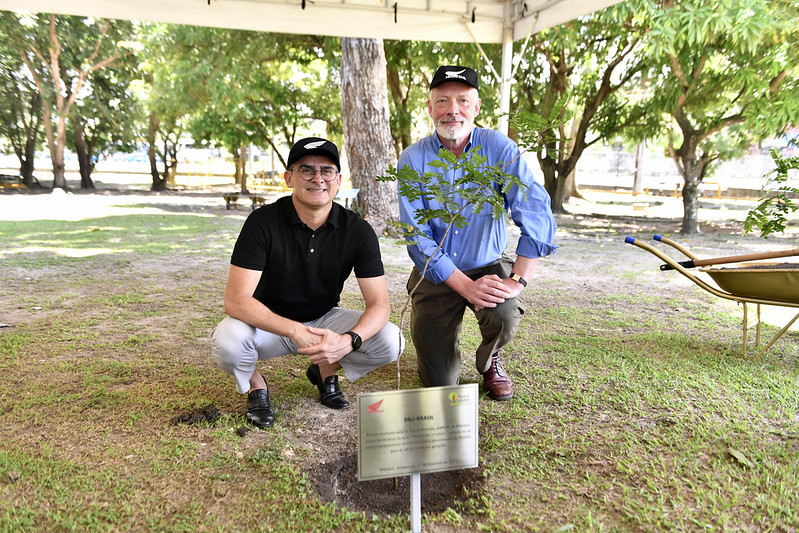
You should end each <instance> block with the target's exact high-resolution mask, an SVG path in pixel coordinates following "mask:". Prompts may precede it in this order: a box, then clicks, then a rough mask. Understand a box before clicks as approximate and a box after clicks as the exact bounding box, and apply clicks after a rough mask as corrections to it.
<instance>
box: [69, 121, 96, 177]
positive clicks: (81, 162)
mask: <svg viewBox="0 0 799 533" xmlns="http://www.w3.org/2000/svg"><path fill="white" fill-rule="evenodd" d="M72 136H73V140H74V141H75V153H76V155H77V156H78V167H79V169H80V188H81V189H94V188H95V186H94V181H92V170H94V164H93V163H92V154H91V149H90V148H89V147H88V146H87V145H86V137H85V135H84V134H83V122H82V121H81V120H80V118H76V119H75V126H74V129H73V130H72Z"/></svg>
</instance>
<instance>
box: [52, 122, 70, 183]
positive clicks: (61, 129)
mask: <svg viewBox="0 0 799 533" xmlns="http://www.w3.org/2000/svg"><path fill="white" fill-rule="evenodd" d="M51 140H52V141H53V142H52V144H51V145H50V159H51V160H52V162H53V189H56V188H58V189H64V190H66V189H67V176H66V165H65V164H64V143H66V141H67V125H66V122H65V121H64V118H63V117H58V122H57V124H56V131H55V135H54V136H53V137H51Z"/></svg>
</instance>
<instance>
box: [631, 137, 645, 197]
mask: <svg viewBox="0 0 799 533" xmlns="http://www.w3.org/2000/svg"><path fill="white" fill-rule="evenodd" d="M645 146H646V141H641V142H639V143H638V146H637V147H636V148H635V177H634V178H633V194H634V195H635V194H641V193H642V192H644V147H645Z"/></svg>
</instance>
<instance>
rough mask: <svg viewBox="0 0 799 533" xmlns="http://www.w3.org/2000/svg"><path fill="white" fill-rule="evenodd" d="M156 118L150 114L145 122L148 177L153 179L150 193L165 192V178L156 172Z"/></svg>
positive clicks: (153, 113) (153, 114)
mask: <svg viewBox="0 0 799 533" xmlns="http://www.w3.org/2000/svg"><path fill="white" fill-rule="evenodd" d="M158 126H159V122H158V117H157V116H156V114H155V112H152V111H151V112H150V117H149V120H148V122H147V159H148V160H149V161H150V176H152V178H153V184H152V186H150V190H151V191H165V190H166V178H162V177H161V174H160V172H158V161H157V160H156V155H157V154H156V150H155V143H156V142H157V141H158Z"/></svg>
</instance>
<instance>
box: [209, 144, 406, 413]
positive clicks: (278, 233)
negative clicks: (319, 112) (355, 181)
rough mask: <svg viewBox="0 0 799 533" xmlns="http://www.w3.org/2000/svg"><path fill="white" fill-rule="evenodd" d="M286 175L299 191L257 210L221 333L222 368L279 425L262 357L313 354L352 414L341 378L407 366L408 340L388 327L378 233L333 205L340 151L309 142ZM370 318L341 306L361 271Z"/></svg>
mask: <svg viewBox="0 0 799 533" xmlns="http://www.w3.org/2000/svg"><path fill="white" fill-rule="evenodd" d="M286 166H287V170H286V172H285V174H284V175H283V177H284V179H285V180H286V184H287V185H288V186H289V188H291V189H292V190H293V193H292V195H291V196H286V197H283V198H280V199H278V200H277V201H276V202H274V203H272V204H268V205H265V206H263V207H261V208H259V209H257V210H255V211H253V212H252V213H251V214H250V216H249V217H248V218H247V221H246V222H245V223H244V226H243V227H242V229H241V233H240V234H239V237H238V239H237V240H236V244H235V246H234V248H233V255H232V257H231V260H230V263H231V266H230V272H229V274H228V280H227V287H226V288H225V313H227V315H228V316H227V317H226V318H225V319H224V320H222V322H220V323H219V325H218V326H217V327H216V328H215V329H214V331H213V333H212V334H211V340H212V353H213V356H214V359H216V362H217V363H218V364H219V366H220V367H221V368H222V369H223V370H224V371H225V372H227V373H229V374H231V375H233V377H234V378H235V379H236V388H237V390H238V391H239V392H240V393H245V392H247V393H248V394H247V418H248V419H249V420H250V421H251V422H252V423H253V424H255V425H256V426H259V427H269V426H271V425H272V424H273V423H274V420H275V414H274V410H273V409H272V404H271V401H270V397H269V389H268V386H267V384H266V381H265V380H264V378H263V376H262V375H261V374H260V373H258V372H257V371H256V363H257V362H258V360H259V359H271V358H272V357H279V356H281V355H286V354H290V353H299V354H304V355H307V356H308V359H309V360H310V366H309V367H308V370H307V372H306V375H307V377H308V379H309V380H310V381H311V383H313V384H314V385H316V387H317V388H318V389H319V394H320V399H321V402H322V404H323V405H325V406H327V407H330V408H332V409H346V408H347V407H348V406H349V402H348V401H347V399H346V397H345V396H344V393H343V392H342V391H341V389H340V387H339V384H338V374H337V372H338V370H339V369H342V368H343V369H344V374H345V375H346V376H347V378H349V379H350V380H355V379H357V378H359V377H361V376H363V375H364V374H366V373H367V372H369V371H370V370H373V369H374V368H377V367H379V366H381V365H384V364H386V363H390V362H392V361H395V360H396V359H397V356H398V355H399V353H400V351H401V350H402V345H403V344H404V340H403V339H402V337H401V336H400V334H399V329H398V328H397V327H396V326H395V325H394V324H391V323H390V322H388V317H389V314H390V307H389V298H388V289H387V286H386V278H385V275H384V272H383V262H382V260H381V258H380V247H379V245H378V241H377V237H376V236H375V233H374V231H373V230H372V228H371V226H369V224H367V223H366V222H365V221H364V220H363V219H361V218H359V217H358V216H357V215H356V214H355V213H353V212H352V211H350V210H348V209H344V208H343V207H341V206H340V205H339V204H337V203H335V202H333V198H335V196H336V193H337V192H338V189H339V186H340V185H341V164H340V162H339V153H338V148H337V147H336V145H335V144H333V143H332V142H330V141H328V140H325V139H320V138H318V137H309V138H307V139H303V140H301V141H299V142H297V143H296V144H295V145H294V146H293V147H292V148H291V151H290V152H289V158H288V160H287V163H286ZM353 270H354V271H355V277H356V278H357V280H358V285H359V287H360V289H361V293H362V294H363V299H364V302H365V309H364V311H362V312H361V311H354V310H350V309H342V308H340V307H338V304H339V297H340V295H341V291H342V289H343V287H344V282H345V280H346V279H347V278H348V277H349V275H350V273H351V272H352V271H353Z"/></svg>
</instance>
